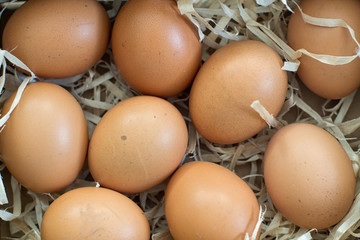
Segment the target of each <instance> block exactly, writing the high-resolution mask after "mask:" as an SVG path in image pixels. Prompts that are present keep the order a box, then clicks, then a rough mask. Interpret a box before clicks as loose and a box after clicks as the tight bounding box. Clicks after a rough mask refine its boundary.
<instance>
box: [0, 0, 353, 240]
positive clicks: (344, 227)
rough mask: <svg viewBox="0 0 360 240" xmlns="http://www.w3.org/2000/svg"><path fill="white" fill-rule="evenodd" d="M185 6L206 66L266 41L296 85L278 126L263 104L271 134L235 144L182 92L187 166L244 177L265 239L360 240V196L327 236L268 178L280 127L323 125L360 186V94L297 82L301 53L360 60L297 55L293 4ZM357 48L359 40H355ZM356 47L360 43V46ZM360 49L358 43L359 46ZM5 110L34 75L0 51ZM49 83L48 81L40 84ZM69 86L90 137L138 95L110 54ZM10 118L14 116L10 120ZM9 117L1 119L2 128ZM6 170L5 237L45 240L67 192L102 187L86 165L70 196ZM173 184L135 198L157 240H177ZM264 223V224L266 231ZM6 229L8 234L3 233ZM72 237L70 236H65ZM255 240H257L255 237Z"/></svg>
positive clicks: (112, 2)
mask: <svg viewBox="0 0 360 240" xmlns="http://www.w3.org/2000/svg"><path fill="white" fill-rule="evenodd" d="M101 2H102V3H103V4H104V5H105V6H106V8H107V11H108V14H109V16H110V18H111V20H114V17H115V16H116V13H117V11H118V9H119V8H120V7H121V6H122V1H121V0H108V1H101ZM177 4H178V7H179V9H180V11H181V13H182V14H185V15H186V16H187V17H188V18H189V19H190V20H191V21H192V22H193V23H194V24H195V25H196V26H197V28H198V32H199V35H200V38H201V41H202V48H203V49H202V59H203V60H204V61H205V60H206V59H207V58H208V57H209V56H210V55H211V54H212V53H213V52H214V51H215V50H216V49H219V48H220V47H222V46H224V45H226V44H228V43H229V42H231V41H239V40H243V39H256V40H260V41H262V42H264V43H266V44H267V45H269V46H271V47H272V48H274V49H275V50H276V51H277V52H278V53H279V55H280V56H281V57H282V58H283V60H284V66H283V69H285V70H287V71H288V78H289V85H288V90H287V96H286V100H285V102H284V105H283V107H282V110H281V111H280V113H279V115H278V116H277V117H276V119H275V118H274V117H273V116H271V115H269V114H268V113H267V111H266V109H264V108H263V107H262V105H261V103H259V102H255V103H254V104H253V107H254V108H255V109H254V111H257V112H259V114H260V115H261V116H262V117H263V118H264V119H265V121H267V123H268V124H269V127H267V128H265V129H264V130H262V131H261V132H260V133H259V134H257V135H256V136H254V137H252V138H250V139H248V140H246V141H244V142H241V143H239V144H232V145H219V144H213V143H211V142H209V141H207V140H206V139H204V138H202V137H201V136H200V135H199V134H198V133H197V132H196V130H195V128H194V127H193V125H192V123H191V119H190V116H189V114H188V106H187V101H188V93H186V92H185V93H181V94H179V95H177V96H175V97H171V98H168V100H169V101H170V102H171V103H173V104H174V105H175V106H176V107H177V108H178V109H179V110H180V111H181V112H182V113H183V116H184V118H185V120H186V122H187V125H188V128H189V145H188V150H187V154H186V156H185V158H184V160H183V162H189V161H198V160H201V161H209V162H214V163H218V164H220V165H222V166H224V167H226V168H229V169H230V170H232V171H234V172H235V173H236V174H238V175H239V176H240V177H242V179H244V180H245V181H246V182H247V183H248V185H249V186H250V187H251V188H252V190H253V191H254V192H255V195H256V197H257V199H258V201H259V204H260V206H261V209H262V211H261V214H260V216H259V224H258V226H259V227H260V230H261V235H260V239H266V240H270V239H301V240H308V239H327V240H332V239H358V238H359V237H360V211H359V208H360V194H359V189H357V191H356V195H355V199H354V202H353V205H352V207H351V209H350V211H349V213H348V214H347V215H346V216H345V218H344V219H343V220H342V221H340V222H339V223H338V224H336V225H335V226H333V227H331V228H329V229H324V230H316V229H311V230H307V229H303V228H299V227H297V226H295V225H294V224H292V223H291V222H289V221H288V220H286V219H285V218H284V217H282V216H281V214H280V213H279V212H277V211H276V209H275V208H274V206H273V204H272V202H271V200H270V199H269V197H268V195H267V192H266V189H265V185H264V179H263V155H264V152H265V149H266V146H267V143H268V141H269V139H270V138H271V137H272V136H273V134H274V133H275V132H276V131H277V128H281V126H282V125H287V124H289V123H292V122H307V123H312V124H316V125H318V126H319V127H321V128H324V129H325V130H327V131H329V132H330V133H331V134H332V135H333V136H335V137H336V138H337V139H338V140H339V142H340V143H341V145H342V147H343V148H344V149H345V151H346V153H347V154H348V156H349V158H350V160H351V161H352V166H353V169H354V172H355V175H356V177H357V183H358V184H359V183H360V182H359V176H358V175H359V174H358V171H359V164H360V161H359V150H360V140H359V136H360V135H359V134H360V131H359V130H358V129H359V127H360V112H359V111H358V110H357V108H358V106H356V102H357V101H360V95H359V94H358V93H356V92H355V93H353V94H351V95H349V96H347V97H345V98H343V99H340V100H336V101H335V100H333V101H327V100H325V99H321V98H319V97H317V96H315V95H314V94H312V93H310V92H309V91H308V90H307V89H306V88H305V87H303V85H302V84H301V83H300V82H299V81H298V79H297V78H296V75H295V72H296V70H297V67H298V66H299V61H298V60H297V59H298V58H299V57H300V56H301V54H306V55H309V56H311V57H313V58H315V59H317V60H319V61H323V62H325V63H327V64H346V63H348V62H351V61H352V60H353V59H355V58H356V57H358V56H357V55H354V56H340V57H339V56H327V55H321V54H320V55H316V54H312V53H309V52H308V51H307V50H306V49H291V48H290V47H289V46H288V45H287V44H286V37H285V36H286V29H287V22H288V19H289V16H290V14H291V9H294V8H296V7H297V5H296V2H294V1H286V0H178V1H177ZM20 5H21V2H20V1H18V2H15V3H13V1H7V2H5V3H4V1H3V3H1V7H2V8H3V10H2V11H7V10H4V8H5V7H7V8H9V9H10V8H17V7H18V6H20ZM303 17H304V19H305V20H306V21H307V22H309V23H310V24H315V25H325V26H327V27H334V26H340V27H345V28H347V29H348V30H349V31H350V33H352V36H354V34H353V31H354V30H353V29H351V28H350V27H349V26H348V25H347V24H346V23H344V22H343V21H342V20H332V19H317V18H313V17H311V16H307V15H306V13H304V14H303ZM354 41H356V39H355V38H354ZM356 43H357V42H356ZM357 45H358V46H359V43H357ZM0 64H1V66H0V70H1V77H0V92H2V95H1V96H0V104H1V106H2V104H3V103H4V101H5V100H6V99H7V97H8V96H9V95H10V93H12V92H13V91H18V94H17V97H16V99H15V101H14V102H13V105H12V109H13V108H15V106H16V104H17V103H18V101H19V100H20V99H21V93H22V91H23V90H24V88H25V87H26V85H27V84H28V83H29V82H30V81H34V80H35V75H33V74H31V75H30V76H27V75H26V76H25V75H23V74H22V73H21V72H19V71H18V70H17V69H16V68H14V66H13V65H16V66H18V67H20V68H23V69H26V70H27V71H28V72H30V73H31V70H30V69H28V68H27V67H26V66H24V64H23V63H21V61H19V60H18V59H17V58H15V57H14V56H13V55H12V54H11V53H10V52H7V51H4V50H1V51H0ZM40 80H46V79H40ZM51 81H55V82H56V83H58V84H61V85H62V86H64V87H66V88H67V89H68V90H69V91H70V92H71V93H72V94H73V95H74V96H75V98H76V99H77V100H78V101H79V102H80V104H81V105H82V107H83V110H84V113H85V116H86V118H87V123H88V127H89V136H91V134H92V132H93V130H94V128H95V126H96V124H97V123H98V122H99V121H100V119H101V117H102V116H103V115H104V113H105V112H106V111H107V110H109V109H110V108H111V107H112V106H114V105H115V104H116V103H117V102H119V101H121V100H124V99H126V98H129V97H132V96H136V95H139V93H137V92H136V91H134V90H133V89H131V88H130V87H129V86H128V85H127V84H126V83H125V81H124V80H123V78H122V77H121V76H120V74H119V72H118V70H117V68H116V66H115V64H114V61H113V58H112V53H111V49H110V47H109V49H108V50H107V52H106V54H105V56H104V58H103V59H102V60H100V61H99V62H98V63H97V64H96V65H95V66H94V67H92V68H91V69H89V70H88V71H87V72H86V73H84V74H81V75H79V76H76V77H74V78H70V79H66V80H51ZM10 113H11V111H10V112H9V114H10ZM9 116H10V115H4V116H1V118H0V126H1V128H2V127H3V126H4V125H5V124H6V120H7V119H8V117H9ZM0 171H1V174H2V175H3V176H6V178H4V179H3V178H1V177H0V201H1V202H0V218H1V219H2V220H0V229H1V232H0V238H1V239H3V238H5V237H10V236H11V237H13V238H17V239H31V240H40V230H39V227H40V225H41V221H42V216H43V214H44V212H45V210H46V209H47V207H48V206H49V204H50V203H51V202H52V201H53V200H54V199H56V198H57V197H59V196H60V195H61V194H62V193H64V192H67V191H69V190H70V189H74V188H78V187H83V186H95V185H96V183H95V182H94V181H92V180H91V178H90V177H89V176H90V175H89V169H88V168H87V166H85V167H84V168H83V170H82V171H81V173H80V174H79V176H78V178H77V179H76V180H75V182H74V183H73V184H72V185H70V186H69V187H68V188H67V189H65V190H64V191H61V192H59V193H55V194H51V195H50V194H36V193H33V192H31V191H27V190H26V189H24V188H22V187H21V186H20V185H19V183H18V182H17V181H16V180H15V179H14V178H12V177H10V176H9V174H8V173H7V170H6V167H5V165H4V164H3V163H1V162H0ZM165 186H166V182H165V183H162V184H160V185H158V186H156V187H154V188H152V189H150V190H147V191H144V192H141V193H139V194H130V195H128V196H129V197H130V198H131V199H133V200H134V201H135V202H136V203H137V204H138V205H139V206H140V207H141V208H142V209H143V211H144V212H145V214H146V217H147V218H148V220H149V223H150V228H151V233H152V240H171V239H172V238H171V235H170V233H169V231H168V228H167V223H166V219H165V213H164V198H163V197H164V189H165ZM260 222H261V223H262V224H261V226H260ZM3 229H6V231H3ZM64 231H66V229H64ZM248 239H254V237H249V238H248Z"/></svg>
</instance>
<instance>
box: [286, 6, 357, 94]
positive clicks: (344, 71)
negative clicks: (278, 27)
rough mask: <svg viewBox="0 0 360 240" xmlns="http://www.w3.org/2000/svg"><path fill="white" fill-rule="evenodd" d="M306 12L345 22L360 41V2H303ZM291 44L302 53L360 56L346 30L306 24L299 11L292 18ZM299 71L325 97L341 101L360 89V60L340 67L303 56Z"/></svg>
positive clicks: (289, 31)
mask: <svg viewBox="0 0 360 240" xmlns="http://www.w3.org/2000/svg"><path fill="white" fill-rule="evenodd" d="M300 7H301V8H302V10H303V12H304V13H306V14H308V15H310V16H313V17H320V18H335V19H336V18H339V19H343V20H345V21H346V22H347V23H348V24H349V25H350V26H351V27H352V28H353V29H354V30H355V36H356V38H357V40H358V41H360V35H359V34H360V32H359V31H358V29H360V15H359V12H360V1H358V0H347V1H342V0H331V1H328V0H317V1H312V0H302V1H301V2H300ZM287 38H288V43H289V45H290V46H291V47H292V48H294V49H295V50H298V49H300V48H305V49H306V50H308V51H309V52H312V53H317V54H327V55H335V56H352V55H355V54H356V51H357V45H356V44H355V42H354V40H353V39H352V38H351V36H350V33H349V31H348V30H347V29H346V28H341V27H336V28H329V27H319V26H314V25H311V24H308V23H305V22H304V21H303V19H302V16H301V14H300V12H299V10H298V9H296V10H295V13H294V14H293V15H292V16H291V18H290V21H289V25H288V34H287ZM300 62H301V64H300V67H299V69H298V71H297V73H298V75H299V77H300V79H301V80H302V81H303V82H304V84H305V85H306V86H307V87H308V88H309V89H310V90H311V91H313V92H314V93H316V94H318V95H319V96H321V97H323V98H329V99H339V98H342V97H345V96H347V95H349V94H350V93H352V92H353V91H354V90H355V89H357V88H358V87H359V86H360V59H358V58H357V59H355V60H354V61H352V62H351V63H348V64H345V65H339V66H333V65H328V64H325V63H321V62H319V61H317V60H315V59H312V58H311V57H308V56H306V55H303V56H302V57H301V58H300Z"/></svg>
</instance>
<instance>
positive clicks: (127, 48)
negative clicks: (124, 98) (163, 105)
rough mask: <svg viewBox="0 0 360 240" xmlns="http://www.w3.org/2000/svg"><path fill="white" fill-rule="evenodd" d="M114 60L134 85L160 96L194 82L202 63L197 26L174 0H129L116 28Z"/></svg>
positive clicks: (121, 11)
mask: <svg viewBox="0 0 360 240" xmlns="http://www.w3.org/2000/svg"><path fill="white" fill-rule="evenodd" d="M112 51H113V55H114V60H115V63H116V66H117V67H118V69H119V72H120V74H121V75H122V76H123V77H124V79H125V81H126V82H127V83H129V85H130V86H131V87H133V88H134V89H135V90H137V91H139V92H141V93H143V94H146V95H155V96H160V97H169V96H173V95H176V94H178V93H180V92H182V91H183V90H185V89H186V88H187V87H189V86H190V84H191V82H192V81H193V79H194V76H195V74H196V72H197V70H198V68H199V66H200V63H201V43H200V41H199V37H198V33H197V29H196V27H195V25H193V24H192V23H191V22H190V20H189V19H188V18H187V17H186V16H185V15H184V16H183V15H181V14H180V12H179V10H178V8H177V5H176V1H174V0H130V1H128V2H127V3H126V4H125V5H124V6H123V7H122V8H121V9H120V11H119V13H118V15H117V17H116V20H115V23H114V27H113V30H112Z"/></svg>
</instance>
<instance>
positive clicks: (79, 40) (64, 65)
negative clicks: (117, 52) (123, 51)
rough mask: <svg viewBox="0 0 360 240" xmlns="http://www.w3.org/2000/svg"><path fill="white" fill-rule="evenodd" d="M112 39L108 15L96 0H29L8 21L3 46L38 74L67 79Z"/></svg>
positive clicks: (92, 60) (98, 55) (95, 58)
mask: <svg viewBox="0 0 360 240" xmlns="http://www.w3.org/2000/svg"><path fill="white" fill-rule="evenodd" d="M109 38H110V21H109V18H108V16H107V13H106V11H105V9H104V8H103V7H102V6H101V5H100V4H99V3H98V2H97V1H96V0H52V1H49V0H29V1H27V2H26V3H25V4H24V5H23V6H21V7H20V8H19V9H17V10H16V11H15V12H14V14H13V15H12V16H11V17H10V19H9V21H8V22H7V24H6V26H5V29H4V32H3V37H2V46H3V49H5V50H8V51H11V53H12V54H14V55H15V56H16V57H18V58H19V59H20V60H21V61H23V62H24V63H25V64H26V65H27V66H28V67H29V68H30V69H31V70H32V71H33V72H34V73H35V74H36V75H37V76H39V77H44V78H66V77H70V76H74V75H77V74H80V73H83V72H84V71H86V70H88V69H89V68H90V67H92V66H93V65H94V64H95V63H96V62H97V61H99V60H100V58H101V57H102V56H103V55H104V53H105V50H106V49H107V46H108V42H109Z"/></svg>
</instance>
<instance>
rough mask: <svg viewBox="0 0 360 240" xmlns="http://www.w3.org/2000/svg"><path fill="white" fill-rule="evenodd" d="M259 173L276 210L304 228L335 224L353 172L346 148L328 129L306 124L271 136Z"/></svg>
mask: <svg viewBox="0 0 360 240" xmlns="http://www.w3.org/2000/svg"><path fill="white" fill-rule="evenodd" d="M264 177H265V184H266V189H267V191H268V193H269V196H270V198H271V200H272V202H273V204H274V205H275V207H276V208H277V210H278V211H279V212H280V213H281V214H282V215H283V216H284V217H285V218H287V219H288V220H289V221H291V222H293V223H294V224H296V225H298V226H301V227H304V228H308V229H312V228H317V229H324V228H328V227H331V226H332V225H334V224H336V223H338V222H339V221H340V220H341V219H342V218H343V217H344V216H345V214H346V213H347V212H348V210H349V209H350V207H351V205H352V202H353V199H354V195H355V182H356V180H355V175H354V170H353V168H352V164H351V161H350V159H349V157H348V156H347V154H346V152H345V151H344V149H343V148H342V147H341V145H340V143H339V142H338V141H337V140H336V138H334V137H333V136H332V135H331V134H330V133H328V132H327V131H325V130H323V129H322V128H320V127H317V126H315V125H312V124H307V123H293V124H290V125H287V126H285V127H283V128H282V129H280V130H279V131H278V132H277V133H276V134H275V135H274V136H273V137H272V138H271V140H270V142H269V144H268V146H267V149H266V152H265V156H264Z"/></svg>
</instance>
